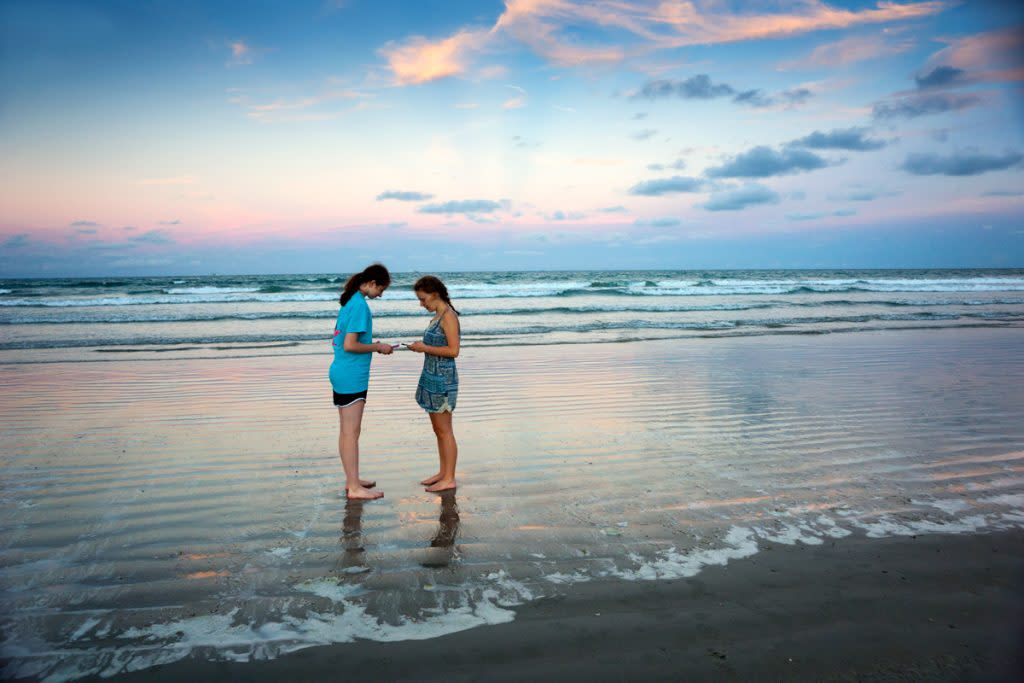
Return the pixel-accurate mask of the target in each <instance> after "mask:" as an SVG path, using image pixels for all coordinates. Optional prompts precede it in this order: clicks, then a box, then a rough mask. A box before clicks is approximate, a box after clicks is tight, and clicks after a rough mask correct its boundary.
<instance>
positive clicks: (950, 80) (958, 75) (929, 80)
mask: <svg viewBox="0 0 1024 683" xmlns="http://www.w3.org/2000/svg"><path fill="white" fill-rule="evenodd" d="M963 80H964V70H963V69H958V68H956V67H955V66H937V67H935V68H934V69H932V70H931V71H929V72H928V73H926V74H925V75H923V76H914V81H916V82H917V87H918V88H921V89H922V90H924V89H926V88H942V87H944V86H947V85H953V84H955V83H959V82H960V81H963Z"/></svg>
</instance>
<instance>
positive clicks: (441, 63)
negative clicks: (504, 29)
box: [380, 30, 488, 85]
mask: <svg viewBox="0 0 1024 683" xmlns="http://www.w3.org/2000/svg"><path fill="white" fill-rule="evenodd" d="M487 36H488V32H486V31H467V30H463V31H459V32H458V33H456V34H455V35H453V36H449V37H448V38H443V39H441V40H437V41H431V40H427V39H426V38H422V37H414V38H411V39H410V40H408V41H407V42H405V43H404V44H401V45H388V46H385V47H384V48H382V49H381V50H380V52H381V54H382V55H383V56H384V58H385V59H387V61H388V66H389V67H390V68H391V71H392V73H393V74H394V78H395V84H396V85H416V84H418V83H427V82H429V81H435V80H438V79H441V78H447V77H449V76H458V75H460V74H462V73H465V71H466V68H467V66H466V65H467V63H468V61H469V57H470V54H471V53H473V52H475V51H476V50H478V49H480V47H481V46H482V45H483V43H484V42H485V41H486V40H487Z"/></svg>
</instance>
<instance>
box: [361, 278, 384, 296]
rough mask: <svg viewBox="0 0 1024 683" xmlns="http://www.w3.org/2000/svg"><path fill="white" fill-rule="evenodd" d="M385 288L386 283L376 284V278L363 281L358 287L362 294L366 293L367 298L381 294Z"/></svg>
mask: <svg viewBox="0 0 1024 683" xmlns="http://www.w3.org/2000/svg"><path fill="white" fill-rule="evenodd" d="M387 288H388V286H387V285H378V284H377V281H376V280H370V281H369V282H364V283H363V284H362V285H360V287H359V289H360V291H362V293H363V294H364V295H366V298H367V299H376V298H377V297H379V296H380V295H381V294H383V293H384V290H385V289H387Z"/></svg>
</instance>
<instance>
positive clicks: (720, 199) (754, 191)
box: [704, 183, 779, 211]
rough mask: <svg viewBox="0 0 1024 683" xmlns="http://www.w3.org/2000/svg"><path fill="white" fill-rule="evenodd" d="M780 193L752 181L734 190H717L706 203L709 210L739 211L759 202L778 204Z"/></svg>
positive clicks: (705, 205)
mask: <svg viewBox="0 0 1024 683" xmlns="http://www.w3.org/2000/svg"><path fill="white" fill-rule="evenodd" d="M778 203H779V195H778V193H777V192H775V191H774V190H772V189H770V188H767V187H765V186H764V185H758V184H757V183H750V184H749V185H744V186H743V187H739V188H736V189H733V190H725V191H724V192H716V193H715V194H713V195H711V198H710V199H708V201H707V202H705V203H704V208H705V209H706V210H708V211H739V210H741V209H745V208H747V207H748V206H756V205H757V204H778Z"/></svg>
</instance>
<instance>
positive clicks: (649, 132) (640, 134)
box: [629, 128, 658, 140]
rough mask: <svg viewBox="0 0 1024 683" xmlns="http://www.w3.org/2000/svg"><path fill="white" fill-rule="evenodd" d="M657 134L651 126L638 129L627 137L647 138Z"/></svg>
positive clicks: (635, 138)
mask: <svg viewBox="0 0 1024 683" xmlns="http://www.w3.org/2000/svg"><path fill="white" fill-rule="evenodd" d="M657 134H658V131H656V130H654V129H653V128H645V129H643V130H638V131H637V132H635V133H632V134H631V135H630V136H629V137H631V138H633V139H634V140H647V139H648V138H651V137H653V136H655V135H657Z"/></svg>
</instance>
